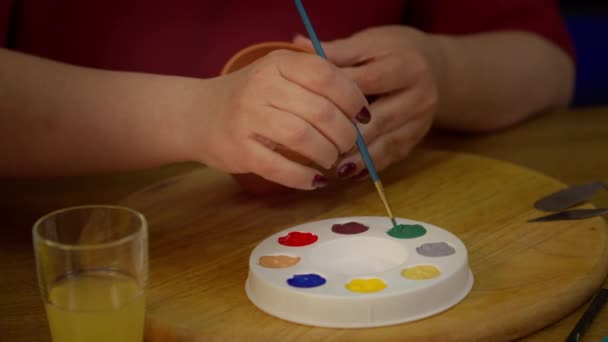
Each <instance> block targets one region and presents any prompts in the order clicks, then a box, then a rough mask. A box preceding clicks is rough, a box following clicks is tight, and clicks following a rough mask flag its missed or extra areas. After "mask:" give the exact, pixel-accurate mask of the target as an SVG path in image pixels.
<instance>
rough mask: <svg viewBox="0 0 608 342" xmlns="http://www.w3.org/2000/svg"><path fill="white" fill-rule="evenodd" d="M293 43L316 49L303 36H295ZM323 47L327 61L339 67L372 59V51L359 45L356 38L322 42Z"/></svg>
mask: <svg viewBox="0 0 608 342" xmlns="http://www.w3.org/2000/svg"><path fill="white" fill-rule="evenodd" d="M293 42H294V43H295V44H297V45H299V46H302V47H305V48H308V49H314V46H313V44H312V41H311V40H310V39H309V38H307V37H304V36H303V35H300V34H297V35H295V36H294V38H293ZM321 46H322V47H323V52H325V55H326V56H327V59H328V60H329V61H331V62H332V63H333V64H335V65H336V66H339V67H345V66H354V65H358V64H361V63H363V62H365V61H366V60H368V59H369V58H371V56H370V55H369V53H370V51H369V49H368V48H366V46H367V45H365V44H361V43H360V42H359V43H358V40H357V39H356V36H352V37H349V38H344V39H336V40H333V41H328V42H321Z"/></svg>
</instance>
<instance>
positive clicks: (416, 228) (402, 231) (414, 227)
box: [386, 224, 426, 239]
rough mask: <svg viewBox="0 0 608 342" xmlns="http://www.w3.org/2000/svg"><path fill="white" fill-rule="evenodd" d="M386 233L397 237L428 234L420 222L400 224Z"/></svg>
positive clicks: (409, 237)
mask: <svg viewBox="0 0 608 342" xmlns="http://www.w3.org/2000/svg"><path fill="white" fill-rule="evenodd" d="M386 233H387V234H388V235H390V236H392V237H394V238H397V239H415V238H417V237H421V236H423V235H424V234H426V229H425V228H424V227H423V226H421V225H419V224H398V225H396V226H394V227H393V228H391V229H390V230H389V231H388V232H386Z"/></svg>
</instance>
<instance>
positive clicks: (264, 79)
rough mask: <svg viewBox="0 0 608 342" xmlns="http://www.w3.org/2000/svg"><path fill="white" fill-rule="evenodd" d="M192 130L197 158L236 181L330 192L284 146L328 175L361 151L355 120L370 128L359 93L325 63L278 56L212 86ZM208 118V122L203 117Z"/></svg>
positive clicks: (193, 113) (196, 109)
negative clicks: (242, 176)
mask: <svg viewBox="0 0 608 342" xmlns="http://www.w3.org/2000/svg"><path fill="white" fill-rule="evenodd" d="M204 86H206V87H207V88H206V89H204V90H203V91H204V92H203V93H201V94H205V93H207V94H211V96H205V95H203V96H201V101H203V100H202V99H204V102H200V101H195V102H194V103H193V107H192V110H190V111H189V113H190V114H188V115H189V117H188V118H187V120H185V122H186V123H187V124H186V126H188V129H189V131H188V134H187V136H188V137H189V138H188V139H186V141H187V142H188V144H187V146H189V147H187V148H189V149H194V150H193V151H192V152H193V153H192V154H193V155H192V156H191V157H193V158H195V159H196V160H201V161H202V162H204V163H205V164H207V165H209V166H211V167H215V168H218V169H221V170H224V171H226V172H229V173H250V172H251V173H256V174H258V175H260V176H262V177H264V178H266V179H268V180H271V181H274V182H277V183H280V184H283V185H286V186H289V187H293V188H298V189H305V190H308V189H314V188H316V187H321V186H324V185H326V183H327V178H326V177H325V176H323V175H322V173H321V172H320V171H318V170H316V169H315V168H313V167H310V166H306V165H302V164H299V163H297V162H295V161H293V160H290V159H288V158H286V157H285V156H283V155H281V154H280V153H279V152H278V151H277V150H276V149H277V147H279V146H282V147H284V148H286V149H288V150H291V151H293V152H296V153H298V154H300V155H301V156H303V157H305V158H307V159H309V160H310V161H312V162H314V163H316V164H317V165H318V166H321V167H323V168H325V169H329V168H331V167H332V166H334V165H335V163H336V161H337V159H338V156H339V155H341V154H344V153H347V152H348V151H350V150H351V149H352V148H353V146H354V145H355V141H356V133H355V131H354V129H353V120H354V119H356V118H357V119H358V120H359V121H360V122H363V123H366V122H368V121H369V119H370V117H369V112H368V111H367V110H366V109H365V110H363V111H362V108H364V107H363V106H364V104H365V99H364V96H363V94H362V93H361V91H360V89H359V88H358V87H357V85H356V84H355V83H354V82H353V81H352V80H351V79H350V78H349V77H348V76H347V75H346V74H345V73H344V72H343V71H341V70H340V69H339V68H337V67H335V66H333V65H332V64H331V63H328V62H327V61H325V60H323V59H322V58H320V57H318V56H315V55H312V54H307V53H297V52H292V51H286V50H279V51H275V52H272V53H270V54H268V55H267V56H265V57H264V58H261V59H259V60H258V61H256V62H254V63H252V64H251V65H249V66H247V67H245V68H243V69H240V70H238V71H236V72H234V73H232V74H228V75H226V76H224V77H220V78H216V79H212V80H208V81H206V83H205V85H204ZM201 112H204V114H201Z"/></svg>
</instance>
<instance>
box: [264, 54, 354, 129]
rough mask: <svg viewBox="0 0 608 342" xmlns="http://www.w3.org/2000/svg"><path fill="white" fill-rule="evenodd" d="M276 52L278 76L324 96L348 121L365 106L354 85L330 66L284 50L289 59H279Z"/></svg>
mask: <svg viewBox="0 0 608 342" xmlns="http://www.w3.org/2000/svg"><path fill="white" fill-rule="evenodd" d="M280 53H281V52H279V53H276V54H275V55H276V56H277V65H278V69H279V72H280V73H281V76H283V77H284V78H285V79H287V80H289V81H291V82H295V83H297V84H299V85H301V86H302V87H304V88H306V89H308V90H309V91H312V92H314V93H316V94H319V95H321V96H324V97H326V98H327V99H329V100H330V101H331V102H333V103H334V104H335V105H336V106H337V107H338V108H340V110H341V111H342V112H343V113H344V114H345V115H346V116H348V117H349V118H350V119H351V120H354V119H355V117H356V115H357V114H359V111H360V110H361V108H363V106H364V105H365V104H366V101H365V97H364V96H363V93H361V90H360V89H359V87H358V86H357V85H356V84H355V82H353V81H352V80H351V79H349V78H348V77H347V76H346V75H345V74H344V73H343V72H342V71H340V69H338V68H337V67H335V66H333V65H332V64H331V63H328V62H327V61H325V60H323V59H322V58H320V57H318V56H314V55H310V54H304V53H293V52H288V51H285V52H282V53H290V54H291V57H290V58H282V57H281V56H280Z"/></svg>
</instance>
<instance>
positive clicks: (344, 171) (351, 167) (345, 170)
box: [338, 162, 357, 178]
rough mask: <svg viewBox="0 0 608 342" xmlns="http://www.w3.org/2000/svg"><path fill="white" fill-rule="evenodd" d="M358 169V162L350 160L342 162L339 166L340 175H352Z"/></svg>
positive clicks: (341, 176)
mask: <svg viewBox="0 0 608 342" xmlns="http://www.w3.org/2000/svg"><path fill="white" fill-rule="evenodd" d="M356 169H357V164H355V163H353V162H348V163H346V164H342V165H340V166H339V167H338V177H339V178H346V177H347V176H350V175H351V174H352V173H353V172H354V171H355V170H356Z"/></svg>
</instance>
